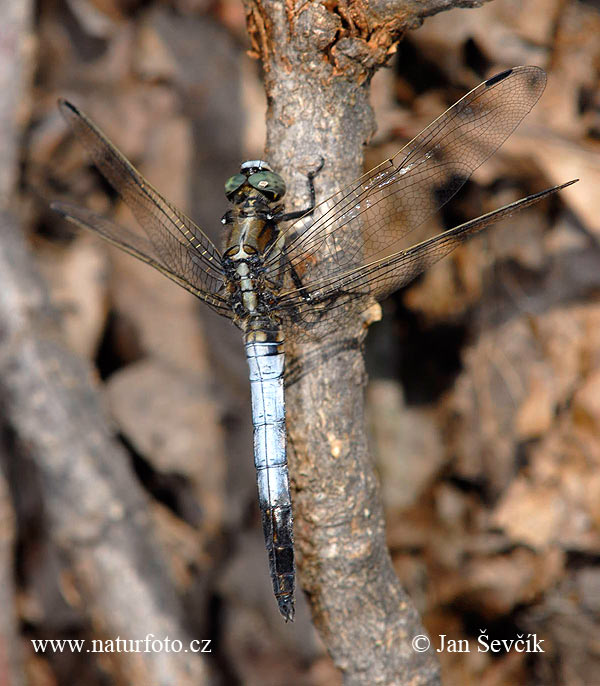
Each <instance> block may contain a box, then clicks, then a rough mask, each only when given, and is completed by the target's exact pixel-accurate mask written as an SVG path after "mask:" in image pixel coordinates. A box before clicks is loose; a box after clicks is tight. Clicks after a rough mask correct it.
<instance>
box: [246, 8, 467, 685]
mask: <svg viewBox="0 0 600 686" xmlns="http://www.w3.org/2000/svg"><path fill="white" fill-rule="evenodd" d="M479 4H480V3H477V2H472V3H471V2H468V3H462V2H454V3H449V2H444V3H440V2H431V3H428V2H422V3H407V2H397V3H379V4H378V3H370V4H369V5H367V4H363V3H362V2H350V3H331V4H329V5H325V4H321V3H298V4H293V3H285V4H284V3H282V2H278V1H277V0H272V1H263V2H251V1H250V0H247V2H246V6H247V12H248V24H249V30H250V35H251V37H252V39H253V45H254V51H255V53H256V54H257V55H260V57H261V58H262V61H263V66H264V70H265V81H266V90H267V99H268V112H267V150H266V152H267V159H269V160H270V162H271V163H272V164H273V165H274V167H275V168H276V169H278V170H284V171H285V174H286V180H287V182H288V188H289V191H290V192H289V197H288V209H297V208H299V207H301V206H304V205H305V204H306V201H307V184H306V177H305V174H306V172H307V171H308V170H309V169H311V168H314V166H315V164H316V163H318V160H319V156H320V155H322V156H323V157H324V158H325V167H324V169H323V171H322V172H321V174H320V175H319V177H318V178H317V183H316V185H317V192H318V194H319V195H320V197H321V198H323V197H327V196H328V195H329V194H330V193H332V192H334V191H335V190H337V189H338V188H340V187H342V186H344V185H346V184H347V183H349V182H350V181H352V180H353V179H354V178H356V177H358V176H359V175H360V174H361V171H362V169H361V166H362V148H363V145H364V143H366V142H367V141H368V140H369V138H370V136H371V135H372V133H373V131H374V126H375V125H374V121H373V115H372V111H371V108H370V106H369V103H368V98H369V82H370V78H371V76H372V74H373V72H374V70H375V69H376V68H377V67H379V66H381V65H383V64H385V62H386V61H387V60H388V58H389V56H390V55H391V53H392V52H393V50H394V45H395V41H397V40H398V39H399V37H400V36H401V35H402V34H403V32H404V31H406V30H407V29H409V28H415V27H416V26H418V25H419V24H420V23H421V22H422V20H423V18H424V17H425V16H429V15H431V14H435V13H436V12H439V11H441V10H444V9H450V8H451V7H457V6H463V7H464V6H477V5H479ZM365 328H366V327H365V322H361V321H355V322H348V330H347V331H345V332H340V331H337V332H336V344H335V349H334V348H332V347H331V345H330V344H329V345H328V343H327V342H326V341H325V342H324V347H325V350H328V351H329V354H327V355H326V356H324V359H321V360H320V361H319V364H318V365H314V366H313V365H311V364H310V362H309V360H310V358H311V353H313V352H315V349H314V348H312V349H311V347H310V346H308V345H303V346H302V345H293V342H288V344H287V348H286V350H287V353H288V356H289V358H291V359H290V361H289V362H288V365H289V367H294V368H295V369H296V370H300V371H299V373H298V374H296V375H294V378H293V379H292V378H291V376H290V378H289V379H288V392H287V402H288V434H289V439H290V445H291V446H292V450H291V451H290V452H291V453H292V454H291V455H290V465H291V474H292V481H293V488H294V513H295V537H296V545H297V550H298V553H299V576H300V583H301V586H302V588H303V589H304V591H305V593H306V594H307V596H308V597H309V600H310V603H311V608H312V613H313V618H314V621H315V623H316V625H317V627H318V628H319V630H320V632H321V636H322V638H323V639H324V641H325V643H326V645H327V648H328V650H329V652H330V654H331V655H332V657H333V659H334V661H335V663H336V665H337V666H338V667H339V668H340V669H341V670H342V672H343V673H344V676H345V683H347V684H369V685H370V686H372V685H373V684H392V683H393V684H405V683H411V684H417V683H418V684H433V683H437V682H438V681H439V672H438V667H437V663H436V660H435V659H434V658H433V657H432V656H431V654H430V653H428V652H425V653H417V652H415V651H414V650H413V648H412V646H411V640H412V638H413V637H414V636H417V635H419V634H424V633H425V631H424V629H423V627H422V625H421V623H420V620H419V617H418V613H417V611H416V609H415V608H414V606H413V605H412V602H411V601H410V599H409V598H408V596H407V595H406V593H405V592H404V591H403V589H402V588H401V587H400V584H399V582H398V580H397V578H396V576H395V574H394V570H393V567H392V564H391V560H390V557H389V554H388V552H387V548H386V541H385V527H384V519H383V508H382V504H381V499H380V494H379V486H378V482H377V477H376V474H375V472H374V469H373V463H372V460H371V458H370V456H369V452H368V448H367V438H366V435H365V424H364V398H363V396H364V387H365V383H366V373H365V368H364V363H363V358H362V354H361V351H360V344H357V341H358V342H360V340H361V339H362V338H363V337H364V335H365ZM292 346H293V347H292ZM321 347H322V348H323V342H322V343H321Z"/></svg>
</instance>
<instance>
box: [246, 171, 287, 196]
mask: <svg viewBox="0 0 600 686" xmlns="http://www.w3.org/2000/svg"><path fill="white" fill-rule="evenodd" d="M248 183H249V184H250V185H251V186H252V188H255V189H256V190H257V191H260V192H261V193H262V194H263V195H264V196H265V197H266V198H267V199H268V200H269V201H270V202H275V201H276V200H281V198H283V196H284V195H285V190H286V189H285V181H284V180H283V178H282V177H281V176H279V174H276V173H275V172H272V171H259V172H256V173H255V174H252V175H251V176H249V177H248Z"/></svg>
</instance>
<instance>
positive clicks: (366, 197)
mask: <svg viewBox="0 0 600 686" xmlns="http://www.w3.org/2000/svg"><path fill="white" fill-rule="evenodd" d="M545 84H546V75H545V73H544V71H543V70H542V69H540V68H538V67H516V68H514V69H511V70H508V71H506V72H503V73H501V74H498V75H496V76H494V77H492V78H491V79H488V80H487V81H484V82H483V83H481V84H480V85H479V86H477V87H476V88H474V89H473V90H472V91H471V92H470V93H467V95H465V96H464V97H463V98H462V99H461V100H459V101H458V102H457V103H455V104H454V105H453V106H452V107H450V108H449V109H448V110H446V111H445V112H444V113H443V114H442V115H440V116H439V117H438V118H437V119H436V120H435V121H433V122H432V123H431V124H430V125H429V126H428V127H427V128H426V129H424V130H423V131H422V132H421V133H420V134H419V135H418V136H417V137H416V138H414V139H413V140H412V141H410V143H408V144H407V145H406V146H405V147H404V148H402V149H401V150H400V151H399V152H398V153H397V154H396V155H395V156H394V157H393V158H391V159H389V160H387V161H386V162H384V163H383V164H381V165H379V166H378V167H375V169H372V170H371V171H370V172H367V173H366V174H365V175H363V176H362V177H361V178H360V179H357V181H355V182H354V183H352V184H350V186H348V187H346V188H345V189H343V190H341V191H339V192H338V193H336V194H335V195H333V196H332V197H331V198H329V199H328V200H326V201H325V202H324V203H322V204H321V205H319V206H318V207H317V208H316V211H315V213H314V214H313V216H312V217H305V218H303V219H300V220H299V221H298V222H296V223H295V224H294V225H293V226H292V227H291V228H290V230H289V235H288V237H287V238H288V240H287V251H288V256H289V260H290V264H291V266H292V267H294V269H295V270H296V273H297V274H298V276H299V277H300V278H301V279H302V280H303V282H304V283H305V284H306V285H307V286H308V287H309V289H312V290H318V289H319V287H320V283H321V281H322V280H323V279H325V280H327V278H328V277H329V275H330V274H332V273H335V272H346V271H348V270H349V269H352V268H355V267H358V266H360V265H362V264H365V263H367V262H371V261H373V260H376V259H381V258H384V257H386V256H388V255H390V254H392V253H394V252H396V251H397V250H398V249H399V247H400V239H401V238H402V237H403V236H405V235H406V234H408V233H409V232H410V231H413V230H414V229H415V228H417V227H418V226H419V225H421V224H422V223H423V222H424V221H425V220H426V219H427V218H428V217H430V216H431V215H432V214H434V213H435V212H436V211H437V210H438V209H439V208H440V207H442V206H443V205H444V204H445V203H446V202H448V200H449V199H450V198H451V197H452V196H453V195H454V194H455V193H456V192H457V191H458V190H459V189H460V188H461V187H462V186H463V185H464V184H465V182H466V181H467V180H468V178H469V177H470V176H471V174H472V173H473V171H474V170H475V169H477V168H478V167H479V166H480V165H481V164H483V162H485V160H487V159H488V157H490V155H492V154H493V153H494V152H495V151H496V150H497V149H498V147H499V146H500V145H502V143H503V142H504V141H505V140H506V139H507V138H508V136H510V134H511V133H512V132H513V131H514V129H515V128H516V127H517V126H518V124H519V123H520V122H521V120H522V119H523V118H524V117H525V115H526V114H527V113H528V112H529V111H530V110H531V108H532V107H533V106H534V105H535V103H536V102H537V101H538V99H539V97H540V95H541V94H542V92H543V90H544V88H545ZM373 285H374V286H375V285H376V284H373Z"/></svg>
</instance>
